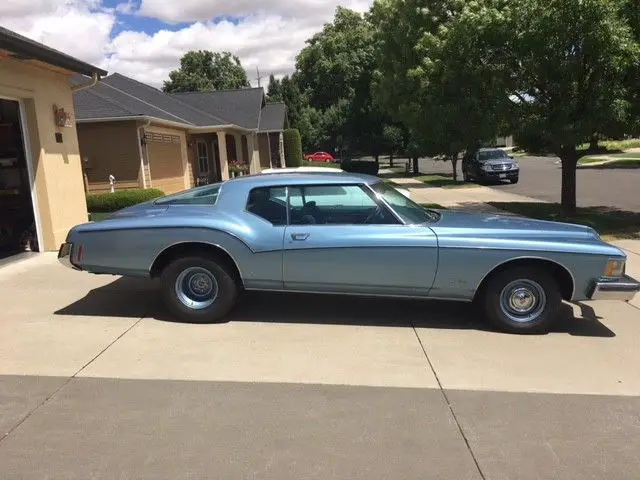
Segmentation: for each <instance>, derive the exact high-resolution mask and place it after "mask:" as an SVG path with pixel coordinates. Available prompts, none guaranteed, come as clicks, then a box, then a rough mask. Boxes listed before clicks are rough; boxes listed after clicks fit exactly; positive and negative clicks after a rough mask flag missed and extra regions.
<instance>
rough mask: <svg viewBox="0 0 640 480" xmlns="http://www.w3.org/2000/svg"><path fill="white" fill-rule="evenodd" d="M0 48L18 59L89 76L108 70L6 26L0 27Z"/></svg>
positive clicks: (102, 73)
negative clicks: (34, 61)
mask: <svg viewBox="0 0 640 480" xmlns="http://www.w3.org/2000/svg"><path fill="white" fill-rule="evenodd" d="M0 49H2V50H6V51H8V52H10V53H11V54H12V56H13V57H14V58H16V59H17V60H39V61H41V62H44V63H48V64H49V65H53V66H55V67H59V68H63V69H65V70H69V71H70V72H74V73H80V74H83V75H88V76H93V75H94V74H97V75H106V74H107V72H106V71H104V70H102V69H100V68H98V67H94V66H93V65H91V64H89V63H86V62H83V61H81V60H78V59H77V58H74V57H72V56H70V55H67V54H66V53H62V52H60V51H59V50H55V49H53V48H51V47H47V46H46V45H44V44H42V43H39V42H36V41H34V40H31V39H30V38H27V37H23V36H22V35H19V34H17V33H16V32H14V31H12V30H9V29H7V28H4V27H0Z"/></svg>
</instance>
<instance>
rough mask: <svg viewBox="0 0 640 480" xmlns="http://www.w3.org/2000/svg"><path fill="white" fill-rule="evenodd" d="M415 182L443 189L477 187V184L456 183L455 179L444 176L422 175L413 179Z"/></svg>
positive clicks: (460, 181)
mask: <svg viewBox="0 0 640 480" xmlns="http://www.w3.org/2000/svg"><path fill="white" fill-rule="evenodd" d="M413 179H414V180H417V181H419V182H422V183H425V184H427V185H431V186H433V187H442V188H460V187H477V185H476V184H475V183H467V182H464V181H462V180H458V181H455V180H454V179H453V178H449V177H445V176H443V175H420V176H418V177H413Z"/></svg>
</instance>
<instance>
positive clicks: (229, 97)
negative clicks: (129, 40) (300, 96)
mask: <svg viewBox="0 0 640 480" xmlns="http://www.w3.org/2000/svg"><path fill="white" fill-rule="evenodd" d="M82 83H86V77H81V76H80V75H78V76H76V77H74V78H72V84H77V85H79V84H82ZM73 101H74V106H75V111H76V118H77V120H78V121H81V122H82V121H84V122H90V121H99V120H109V119H114V120H115V119H124V118H131V117H141V118H142V117H152V118H156V119H159V120H163V121H166V122H173V123H178V124H181V125H183V126H184V127H186V128H188V127H221V126H229V127H234V126H235V127H240V128H245V129H249V130H257V131H275V130H282V129H283V127H284V124H285V118H286V114H285V106H284V104H283V103H273V104H265V95H264V90H263V89H262V88H261V87H258V88H245V89H239V90H220V91H214V92H192V93H191V92H190V93H174V94H168V93H165V92H163V91H161V90H158V89H156V88H153V87H151V86H149V85H146V84H144V83H141V82H138V81H137V80H134V79H132V78H129V77H125V76H124V75H121V74H119V73H114V74H112V75H109V76H108V77H105V78H104V79H103V80H102V81H100V82H98V83H97V84H96V85H95V86H93V87H91V88H87V89H84V90H80V91H77V92H75V93H74V98H73Z"/></svg>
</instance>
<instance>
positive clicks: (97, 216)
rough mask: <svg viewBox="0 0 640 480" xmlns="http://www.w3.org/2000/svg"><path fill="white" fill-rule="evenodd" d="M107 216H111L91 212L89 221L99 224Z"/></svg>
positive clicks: (104, 213)
mask: <svg viewBox="0 0 640 480" xmlns="http://www.w3.org/2000/svg"><path fill="white" fill-rule="evenodd" d="M108 215H111V214H110V213H108V212H93V213H91V221H92V222H99V221H101V220H104V219H105V218H106V217H107V216H108Z"/></svg>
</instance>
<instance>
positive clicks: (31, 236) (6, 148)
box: [0, 99, 38, 260]
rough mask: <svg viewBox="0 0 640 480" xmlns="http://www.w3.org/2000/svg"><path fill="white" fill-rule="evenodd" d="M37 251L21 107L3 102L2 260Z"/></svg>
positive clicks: (0, 138)
mask: <svg viewBox="0 0 640 480" xmlns="http://www.w3.org/2000/svg"><path fill="white" fill-rule="evenodd" d="M37 251H38V241H37V233H36V227H35V215H34V209H33V202H32V199H31V186H30V181H29V172H28V169H27V157H26V154H25V145H24V139H23V134H22V128H21V123H20V105H19V103H18V102H16V101H13V100H5V99H0V260H3V259H6V258H8V257H12V256H14V255H17V254H21V253H25V252H37Z"/></svg>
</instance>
